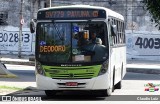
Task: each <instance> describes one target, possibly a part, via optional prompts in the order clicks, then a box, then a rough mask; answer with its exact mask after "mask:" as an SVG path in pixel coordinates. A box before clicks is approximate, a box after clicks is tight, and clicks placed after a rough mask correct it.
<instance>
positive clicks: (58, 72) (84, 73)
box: [42, 65, 101, 79]
mask: <svg viewBox="0 0 160 104" xmlns="http://www.w3.org/2000/svg"><path fill="white" fill-rule="evenodd" d="M42 67H43V69H44V70H45V75H46V76H47V77H51V78H66V79H67V78H70V74H72V75H73V77H72V79H76V78H93V77H97V76H98V73H99V71H100V68H101V65H94V66H79V67H60V66H46V65H42Z"/></svg>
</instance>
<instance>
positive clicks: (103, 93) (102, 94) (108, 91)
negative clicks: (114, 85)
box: [100, 88, 112, 97]
mask: <svg viewBox="0 0 160 104" xmlns="http://www.w3.org/2000/svg"><path fill="white" fill-rule="evenodd" d="M100 92H101V94H100V97H106V96H110V95H111V93H112V89H111V88H110V89H107V90H102V91H100Z"/></svg>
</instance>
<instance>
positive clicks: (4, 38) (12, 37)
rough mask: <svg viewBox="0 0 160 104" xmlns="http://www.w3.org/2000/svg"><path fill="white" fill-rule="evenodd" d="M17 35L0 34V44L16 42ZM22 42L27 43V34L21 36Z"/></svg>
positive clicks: (28, 36) (28, 38)
mask: <svg viewBox="0 0 160 104" xmlns="http://www.w3.org/2000/svg"><path fill="white" fill-rule="evenodd" d="M18 40H19V35H18V33H14V34H13V33H9V34H7V33H4V34H3V33H0V42H7V41H9V42H18ZM22 41H23V42H25V43H28V42H29V41H30V35H29V34H27V33H26V34H22Z"/></svg>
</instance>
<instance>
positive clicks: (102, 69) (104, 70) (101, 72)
mask: <svg viewBox="0 0 160 104" xmlns="http://www.w3.org/2000/svg"><path fill="white" fill-rule="evenodd" d="M108 63H109V62H108V60H106V61H105V62H104V63H103V64H102V66H101V70H100V72H99V75H102V74H105V73H106V72H107V70H108Z"/></svg>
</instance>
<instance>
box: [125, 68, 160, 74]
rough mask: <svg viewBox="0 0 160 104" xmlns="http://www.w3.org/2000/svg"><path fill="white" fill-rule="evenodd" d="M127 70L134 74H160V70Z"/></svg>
mask: <svg viewBox="0 0 160 104" xmlns="http://www.w3.org/2000/svg"><path fill="white" fill-rule="evenodd" d="M126 70H127V72H133V73H145V74H160V69H146V68H127V69H126Z"/></svg>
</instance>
